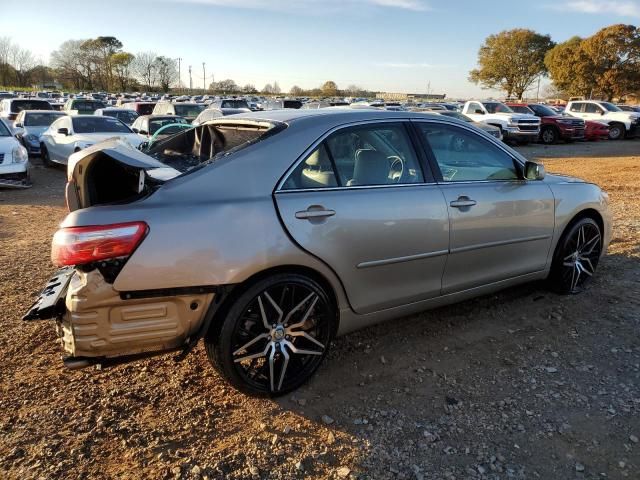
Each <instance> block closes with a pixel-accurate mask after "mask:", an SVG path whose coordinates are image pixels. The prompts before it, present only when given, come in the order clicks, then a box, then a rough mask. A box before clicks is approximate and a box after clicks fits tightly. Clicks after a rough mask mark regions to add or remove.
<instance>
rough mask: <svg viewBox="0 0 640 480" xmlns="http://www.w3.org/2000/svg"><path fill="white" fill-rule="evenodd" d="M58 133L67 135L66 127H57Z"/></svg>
mask: <svg viewBox="0 0 640 480" xmlns="http://www.w3.org/2000/svg"><path fill="white" fill-rule="evenodd" d="M58 134H60V135H69V129H68V128H59V129H58Z"/></svg>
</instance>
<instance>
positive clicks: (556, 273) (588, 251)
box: [549, 217, 602, 294]
mask: <svg viewBox="0 0 640 480" xmlns="http://www.w3.org/2000/svg"><path fill="white" fill-rule="evenodd" d="M601 252H602V232H601V231H600V227H599V226H598V224H597V223H596V221H595V220H594V219H592V218H590V217H585V218H581V219H580V220H578V221H577V222H575V223H574V224H573V225H571V226H570V227H569V228H568V229H567V231H566V232H565V234H564V235H563V237H562V238H561V239H560V241H559V242H558V246H557V247H556V253H555V255H554V259H553V264H552V266H551V273H550V274H549V280H550V282H551V286H552V287H553V288H554V289H555V290H556V291H557V292H558V293H562V294H572V293H579V292H581V291H582V289H583V287H584V284H585V283H586V282H587V281H588V280H589V279H590V278H591V277H592V276H593V275H594V273H595V271H596V267H597V266H598V260H599V259H600V253H601Z"/></svg>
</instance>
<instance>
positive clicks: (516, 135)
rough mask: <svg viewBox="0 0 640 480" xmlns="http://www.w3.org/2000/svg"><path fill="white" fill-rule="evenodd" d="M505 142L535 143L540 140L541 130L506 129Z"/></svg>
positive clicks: (503, 131)
mask: <svg viewBox="0 0 640 480" xmlns="http://www.w3.org/2000/svg"><path fill="white" fill-rule="evenodd" d="M502 134H503V135H504V138H505V140H526V141H529V142H533V141H535V140H536V139H537V138H538V135H539V134H540V129H539V128H538V129H537V130H520V129H519V128H518V127H506V128H503V129H502Z"/></svg>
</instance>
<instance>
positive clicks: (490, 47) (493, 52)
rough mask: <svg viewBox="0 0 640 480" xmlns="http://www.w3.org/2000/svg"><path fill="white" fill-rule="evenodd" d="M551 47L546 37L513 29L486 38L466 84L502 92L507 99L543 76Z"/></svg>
mask: <svg viewBox="0 0 640 480" xmlns="http://www.w3.org/2000/svg"><path fill="white" fill-rule="evenodd" d="M553 45H554V43H553V42H552V41H551V37H550V36H549V35H541V34H539V33H536V32H534V31H532V30H527V29H523V28H516V29H514V30H506V31H503V32H500V33H498V34H495V35H489V36H488V37H487V38H486V39H485V41H484V44H483V45H482V46H481V47H480V50H479V51H478V68H476V69H474V70H471V72H469V80H470V81H472V82H473V83H476V84H480V85H481V86H482V87H483V88H490V89H499V90H504V91H505V92H506V93H507V96H508V97H511V96H513V95H515V96H516V97H518V98H522V96H523V94H524V92H525V91H526V90H527V89H528V88H529V87H531V85H532V84H533V83H534V82H535V81H536V80H537V79H538V78H539V77H540V76H541V75H544V74H545V73H546V66H545V63H544V57H545V54H546V53H547V51H548V50H549V49H550V48H552V47H553Z"/></svg>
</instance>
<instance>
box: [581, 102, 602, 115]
mask: <svg viewBox="0 0 640 480" xmlns="http://www.w3.org/2000/svg"><path fill="white" fill-rule="evenodd" d="M584 111H585V113H602V109H601V108H600V107H599V106H598V105H596V104H595V103H587V104H586V106H585V109H584Z"/></svg>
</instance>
